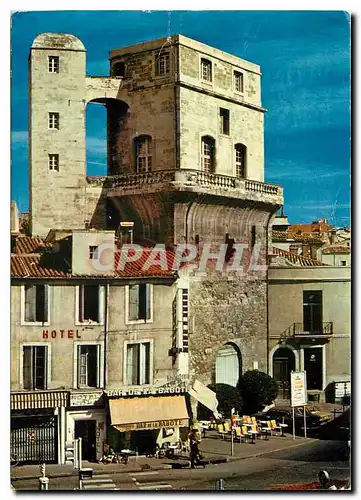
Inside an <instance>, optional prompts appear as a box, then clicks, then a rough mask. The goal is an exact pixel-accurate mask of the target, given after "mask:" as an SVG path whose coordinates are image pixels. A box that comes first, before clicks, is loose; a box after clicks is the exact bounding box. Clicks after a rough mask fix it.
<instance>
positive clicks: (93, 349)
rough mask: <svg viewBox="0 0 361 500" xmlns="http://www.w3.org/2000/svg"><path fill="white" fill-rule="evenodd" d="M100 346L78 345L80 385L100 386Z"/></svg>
mask: <svg viewBox="0 0 361 500" xmlns="http://www.w3.org/2000/svg"><path fill="white" fill-rule="evenodd" d="M99 368H100V346H99V345H79V346H78V387H99V386H100V382H99V379H100V377H99Z"/></svg>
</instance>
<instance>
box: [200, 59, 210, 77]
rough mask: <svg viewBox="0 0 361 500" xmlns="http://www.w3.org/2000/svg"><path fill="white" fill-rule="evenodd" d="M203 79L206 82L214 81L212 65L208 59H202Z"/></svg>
mask: <svg viewBox="0 0 361 500" xmlns="http://www.w3.org/2000/svg"><path fill="white" fill-rule="evenodd" d="M201 79H202V80H204V81H206V82H211V81H212V63H211V61H209V60H208V59H203V58H202V59H201Z"/></svg>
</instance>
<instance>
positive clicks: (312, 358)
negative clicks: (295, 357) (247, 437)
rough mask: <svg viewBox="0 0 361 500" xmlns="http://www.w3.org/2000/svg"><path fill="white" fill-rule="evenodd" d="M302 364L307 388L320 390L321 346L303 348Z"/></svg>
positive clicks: (321, 370) (321, 372)
mask: <svg viewBox="0 0 361 500" xmlns="http://www.w3.org/2000/svg"><path fill="white" fill-rule="evenodd" d="M304 366H305V370H306V377H307V390H311V391H312V390H318V391H321V390H322V379H323V376H322V374H323V351H322V348H321V347H307V348H305V350H304Z"/></svg>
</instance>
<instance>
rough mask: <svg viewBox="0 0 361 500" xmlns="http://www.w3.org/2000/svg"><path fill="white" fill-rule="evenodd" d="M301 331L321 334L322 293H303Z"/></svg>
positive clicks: (318, 291) (317, 291)
mask: <svg viewBox="0 0 361 500" xmlns="http://www.w3.org/2000/svg"><path fill="white" fill-rule="evenodd" d="M303 330H304V332H309V333H314V334H322V291H321V290H312V291H304V292H303Z"/></svg>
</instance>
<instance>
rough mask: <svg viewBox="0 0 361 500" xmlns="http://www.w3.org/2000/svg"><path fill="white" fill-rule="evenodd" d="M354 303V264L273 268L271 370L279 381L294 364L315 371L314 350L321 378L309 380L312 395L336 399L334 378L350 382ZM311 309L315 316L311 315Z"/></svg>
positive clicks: (336, 380) (271, 287)
mask: <svg viewBox="0 0 361 500" xmlns="http://www.w3.org/2000/svg"><path fill="white" fill-rule="evenodd" d="M313 292H316V293H318V297H319V299H320V300H319V302H320V305H319V304H318V301H316V300H315V299H312V297H313ZM314 297H317V295H314ZM350 303H351V272H350V269H349V268H340V267H313V268H305V267H288V268H286V267H278V268H277V267H271V268H270V269H269V285H268V310H269V372H270V374H271V375H273V376H274V377H275V378H276V379H277V380H278V381H279V382H282V381H284V382H287V381H288V373H287V371H290V370H291V369H293V370H306V372H307V370H309V371H310V370H311V371H312V370H313V367H312V363H311V364H310V363H309V359H307V356H308V357H309V358H310V356H311V357H312V355H313V356H314V358H310V359H311V360H312V359H314V360H315V363H317V367H315V370H314V372H315V373H314V378H315V380H309V381H308V385H309V387H308V391H309V395H311V397H312V395H315V396H317V398H320V400H325V399H329V400H330V399H331V396H329V394H330V393H331V392H332V384H333V383H334V382H343V381H350V376H351V365H350V359H351V314H350ZM311 308H313V312H311V311H310V310H311ZM309 314H311V320H310V318H307V316H308V315H309ZM310 321H311V323H310ZM312 321H313V325H312ZM310 324H311V326H310ZM280 349H281V350H282V351H280ZM287 352H288V354H287ZM318 354H319V359H318V358H317V356H318ZM288 355H289V356H288ZM287 357H288V358H289V361H288V364H287V360H286V358H287ZM316 358H317V359H316ZM282 359H283V360H284V361H282ZM282 364H283V368H282ZM282 370H285V371H284V373H281V372H282ZM310 376H311V375H310ZM284 396H286V394H284ZM281 397H282V393H281Z"/></svg>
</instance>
